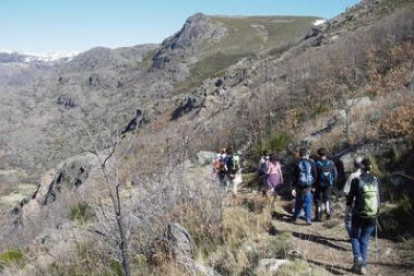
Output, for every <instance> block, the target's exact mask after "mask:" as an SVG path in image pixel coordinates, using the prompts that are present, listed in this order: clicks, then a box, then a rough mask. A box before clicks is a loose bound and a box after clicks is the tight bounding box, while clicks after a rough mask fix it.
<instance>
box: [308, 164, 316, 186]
mask: <svg viewBox="0 0 414 276" xmlns="http://www.w3.org/2000/svg"><path fill="white" fill-rule="evenodd" d="M309 162H310V163H311V166H312V176H313V179H315V183H313V185H312V186H313V187H315V186H316V181H318V169H317V167H316V163H315V161H313V160H309Z"/></svg>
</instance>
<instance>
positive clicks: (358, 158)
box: [354, 156, 363, 169]
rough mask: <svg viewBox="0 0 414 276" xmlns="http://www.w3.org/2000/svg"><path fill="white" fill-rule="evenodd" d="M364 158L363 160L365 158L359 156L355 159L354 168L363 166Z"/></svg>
mask: <svg viewBox="0 0 414 276" xmlns="http://www.w3.org/2000/svg"><path fill="white" fill-rule="evenodd" d="M362 160H363V158H362V157H361V156H357V157H356V158H355V159H354V168H355V169H361V168H362V167H363V166H362Z"/></svg>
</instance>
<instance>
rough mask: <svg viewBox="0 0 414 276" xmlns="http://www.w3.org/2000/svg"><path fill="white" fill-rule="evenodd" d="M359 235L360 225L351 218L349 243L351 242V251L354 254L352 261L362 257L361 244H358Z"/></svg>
mask: <svg viewBox="0 0 414 276" xmlns="http://www.w3.org/2000/svg"><path fill="white" fill-rule="evenodd" d="M360 236H361V226H360V225H359V223H358V222H357V221H356V220H355V218H353V219H352V227H351V244H352V253H353V254H354V262H358V260H359V259H362V254H361V246H360V244H359V238H360Z"/></svg>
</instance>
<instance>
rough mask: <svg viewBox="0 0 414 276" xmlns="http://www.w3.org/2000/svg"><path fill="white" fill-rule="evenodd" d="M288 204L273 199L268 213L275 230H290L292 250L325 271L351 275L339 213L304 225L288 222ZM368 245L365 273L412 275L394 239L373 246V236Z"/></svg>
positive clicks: (412, 268) (411, 267)
mask: <svg viewBox="0 0 414 276" xmlns="http://www.w3.org/2000/svg"><path fill="white" fill-rule="evenodd" d="M291 205H292V203H291V202H287V201H279V202H276V203H275V204H274V207H275V209H274V210H275V211H274V212H273V214H272V216H273V224H274V226H275V228H276V229H277V230H278V231H288V232H290V233H292V235H293V241H294V247H295V249H296V251H295V252H294V253H295V254H297V255H298V257H299V258H301V259H303V260H306V261H308V262H309V263H310V264H314V265H317V266H320V267H323V268H324V269H325V270H326V272H327V273H326V275H354V274H353V273H352V272H351V269H350V268H351V266H352V261H353V257H352V249H351V244H350V242H349V240H348V236H347V233H346V231H345V228H344V224H343V218H342V217H341V214H339V212H338V213H337V214H336V215H334V216H333V218H332V219H331V220H329V221H327V220H324V221H323V222H314V223H313V224H312V225H311V226H306V225H305V221H299V222H298V224H293V223H292V222H290V218H291V214H290V213H289V212H287V211H286V210H289V209H290V208H291ZM376 248H378V259H377V258H376V255H377V254H376ZM369 249H370V250H369V255H368V263H369V264H368V274H367V275H377V276H380V275H381V276H391V275H404V276H405V275H414V265H413V264H410V263H408V262H406V261H405V260H404V259H403V257H402V256H403V254H402V252H401V249H400V248H399V245H398V244H397V243H394V242H392V241H390V240H386V239H380V238H379V239H378V247H376V242H375V239H374V238H373V239H371V242H370V246H369ZM411 254H414V252H412V253H411ZM321 276H322V275H321Z"/></svg>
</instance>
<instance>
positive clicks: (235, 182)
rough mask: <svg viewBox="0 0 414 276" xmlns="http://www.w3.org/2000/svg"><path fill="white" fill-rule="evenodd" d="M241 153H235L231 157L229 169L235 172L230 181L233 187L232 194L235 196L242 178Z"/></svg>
mask: <svg viewBox="0 0 414 276" xmlns="http://www.w3.org/2000/svg"><path fill="white" fill-rule="evenodd" d="M241 155H242V153H241V151H237V152H236V153H235V154H234V155H233V157H232V161H231V162H232V165H231V168H232V169H233V171H235V174H234V177H233V178H232V179H231V184H232V186H233V194H234V195H237V187H238V186H239V184H241V183H242V182H243V177H242V165H241V163H242V161H241Z"/></svg>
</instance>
